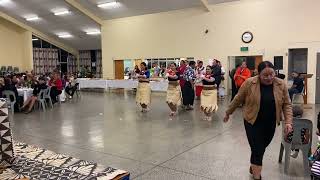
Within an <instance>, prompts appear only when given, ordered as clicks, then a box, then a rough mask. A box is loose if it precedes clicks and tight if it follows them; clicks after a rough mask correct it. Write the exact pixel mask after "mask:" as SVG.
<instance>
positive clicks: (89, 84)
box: [78, 78, 107, 89]
mask: <svg viewBox="0 0 320 180" xmlns="http://www.w3.org/2000/svg"><path fill="white" fill-rule="evenodd" d="M78 82H79V88H80V89H83V88H101V89H106V88H107V80H103V79H86V78H78Z"/></svg>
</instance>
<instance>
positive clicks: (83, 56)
mask: <svg viewBox="0 0 320 180" xmlns="http://www.w3.org/2000/svg"><path fill="white" fill-rule="evenodd" d="M79 65H80V69H82V68H85V67H86V66H88V70H89V71H91V52H90V51H87V50H82V51H79Z"/></svg>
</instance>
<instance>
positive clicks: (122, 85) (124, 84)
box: [107, 79, 138, 89]
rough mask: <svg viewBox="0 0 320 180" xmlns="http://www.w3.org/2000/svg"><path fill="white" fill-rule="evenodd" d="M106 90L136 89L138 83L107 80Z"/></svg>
mask: <svg viewBox="0 0 320 180" xmlns="http://www.w3.org/2000/svg"><path fill="white" fill-rule="evenodd" d="M107 81H108V83H107V84H108V88H123V89H132V88H136V87H138V81H136V80H132V79H129V80H107Z"/></svg>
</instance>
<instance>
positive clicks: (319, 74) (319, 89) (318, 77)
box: [316, 52, 320, 104]
mask: <svg viewBox="0 0 320 180" xmlns="http://www.w3.org/2000/svg"><path fill="white" fill-rule="evenodd" d="M316 82H317V83H316V94H317V96H316V104H320V96H319V94H320V52H319V53H317V74H316Z"/></svg>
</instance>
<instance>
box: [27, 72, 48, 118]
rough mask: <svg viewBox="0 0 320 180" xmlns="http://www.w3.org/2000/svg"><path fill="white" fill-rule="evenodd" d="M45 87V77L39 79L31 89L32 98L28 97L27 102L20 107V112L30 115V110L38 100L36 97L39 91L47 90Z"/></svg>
mask: <svg viewBox="0 0 320 180" xmlns="http://www.w3.org/2000/svg"><path fill="white" fill-rule="evenodd" d="M47 87H48V86H47V85H46V78H45V77H40V78H39V81H38V82H36V83H35V86H34V89H33V93H32V96H31V97H29V98H28V99H27V101H26V102H25V103H24V104H23V106H22V107H21V110H22V111H24V110H26V111H25V113H26V114H28V113H30V112H31V111H32V108H33V106H34V104H35V102H36V100H37V99H38V95H39V93H40V91H41V90H44V89H47Z"/></svg>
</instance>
